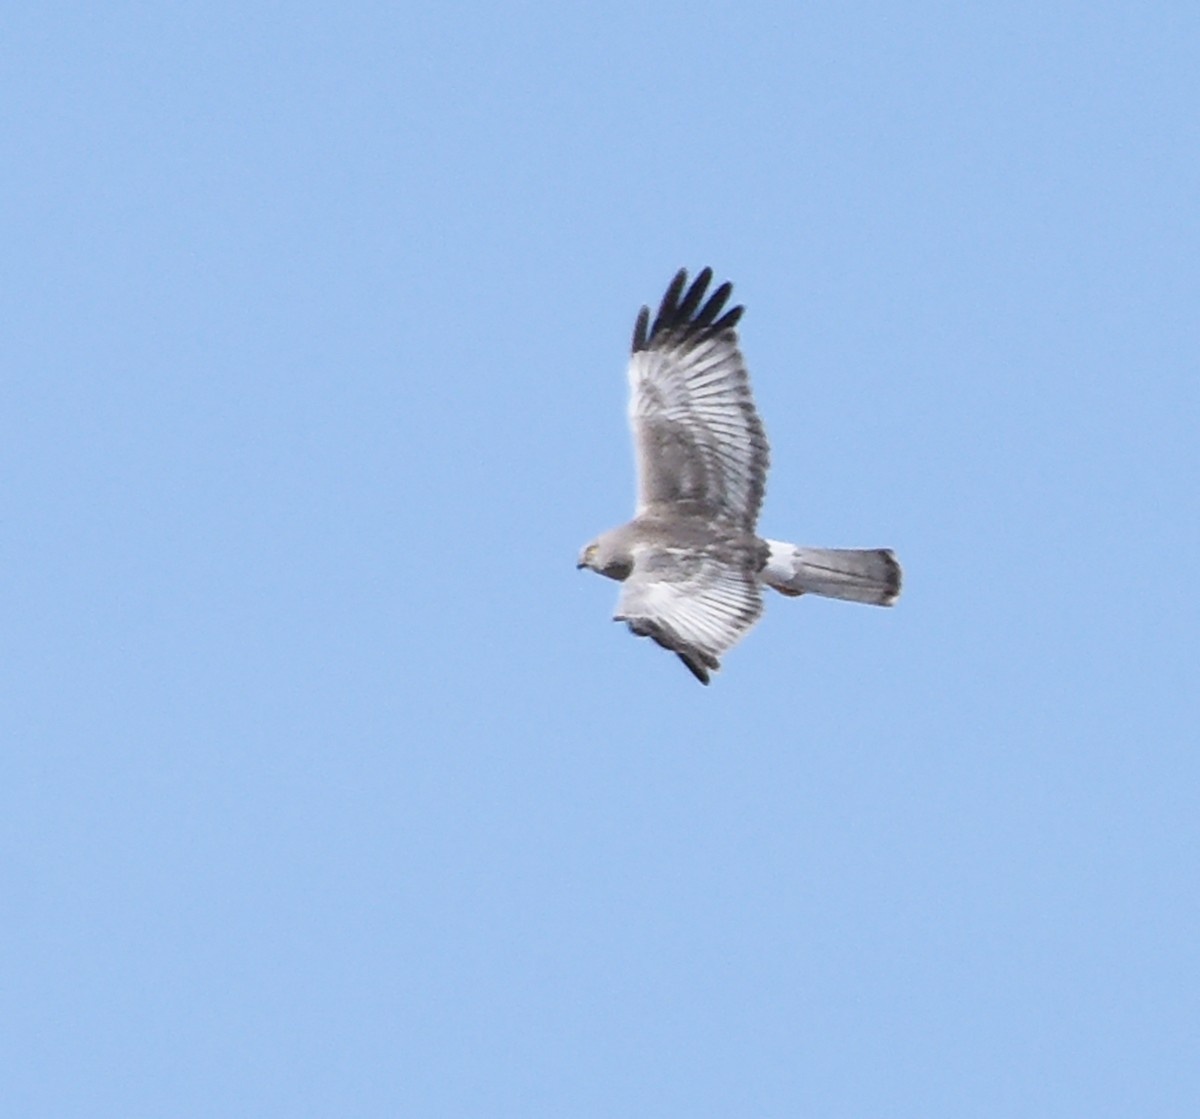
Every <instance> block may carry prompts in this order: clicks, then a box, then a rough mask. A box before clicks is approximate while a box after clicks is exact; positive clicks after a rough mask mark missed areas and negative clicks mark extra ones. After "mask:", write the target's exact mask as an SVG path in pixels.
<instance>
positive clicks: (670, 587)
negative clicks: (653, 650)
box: [614, 545, 762, 684]
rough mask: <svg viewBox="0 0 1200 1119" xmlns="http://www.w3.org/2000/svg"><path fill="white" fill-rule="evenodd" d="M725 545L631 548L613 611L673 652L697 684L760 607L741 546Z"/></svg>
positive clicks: (704, 681)
mask: <svg viewBox="0 0 1200 1119" xmlns="http://www.w3.org/2000/svg"><path fill="white" fill-rule="evenodd" d="M724 551H725V550H724V549H723V547H722V546H721V545H714V546H713V547H710V548H707V549H705V550H702V551H697V550H695V549H691V548H672V547H670V546H643V547H639V548H635V549H634V564H633V571H632V573H631V574H630V576H629V578H627V579H626V580H625V581H624V582H623V583H622V584H621V594H620V596H619V597H618V599H617V612H616V614H615V615H614V618H615V620H616V621H619V622H626V623H627V624H628V625H629V628H630V629H631V630H633V632H634V633H636V634H637V635H638V636H639V637H649V638H652V639H653V640H654V641H656V642H657V643H658V644H659V645H661V646H662V647H663V648H664V649H670V650H671V651H672V652H674V653H677V654H678V655H679V659H680V660H682V661H683V663H684V664H686V665H687V666H688V668H689V669H690V670H691V672H692V674H693V675H694V676H695V677H696V679H697V680H699V681H700V683H702V684H707V683H708V674H709V671H710V670H716V669H718V668H720V662H719V661H718V659H717V658H718V657H719V656H720V655H721V654H722V653H724V652H725V650H726V649H728V648H729V647H730V646H731V645H733V644H734V643H735V642H737V641H738V640H739V639H740V638H741V637H742V636H743V634H745V632H746V631H747V630H748V629H749V628H750V627H751V626H752V625H754V623H755V622H756V621H757V620H758V616H759V615H760V614H761V613H762V594H761V592H760V590H759V586H758V581H757V579H756V578H755V575H754V571H753V568H751V567H750V566H748V565H747V563H746V557H745V556H744V555H742V554H741V553H740V552H738V551H736V550H734V551H730V552H729V553H728V554H723V553H724Z"/></svg>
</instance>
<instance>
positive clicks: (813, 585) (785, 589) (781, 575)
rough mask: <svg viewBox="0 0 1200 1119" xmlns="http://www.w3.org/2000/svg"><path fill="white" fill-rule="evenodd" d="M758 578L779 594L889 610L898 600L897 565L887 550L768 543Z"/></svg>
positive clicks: (772, 541)
mask: <svg viewBox="0 0 1200 1119" xmlns="http://www.w3.org/2000/svg"><path fill="white" fill-rule="evenodd" d="M767 544H768V545H769V546H770V548H771V554H770V555H769V556H768V557H767V565H766V567H764V568H763V569H762V571H761V572H760V574H759V578H760V579H761V580H762V581H763V582H764V583H766V584H767V586H768V587H774V588H775V590H777V591H779V592H780V594H786V595H799V594H819V595H823V596H824V597H825V598H843V599H846V600H847V601H848V602H869V603H871V605H873V606H891V604H892V603H893V602H895V601H896V599H897V598H898V597H899V596H900V565H899V564H898V563H897V562H896V557H895V556H894V555H893V554H892V552H891V550H890V549H888V548H801V547H799V546H798V545H796V544H783V543H780V542H779V541H778V540H768V541H767Z"/></svg>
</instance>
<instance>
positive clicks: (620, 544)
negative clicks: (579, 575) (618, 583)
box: [575, 529, 633, 579]
mask: <svg viewBox="0 0 1200 1119" xmlns="http://www.w3.org/2000/svg"><path fill="white" fill-rule="evenodd" d="M575 567H576V569H578V568H581V567H590V568H591V569H592V570H593V571H595V572H598V573H599V574H601V575H607V576H608V577H609V578H610V579H627V578H629V573H630V572H631V571H632V570H633V557H632V556H631V555H630V554H629V548H628V546H627V545H626V543H625V541H624V539H623V537H622V535H621V529H614V530H613V531H612V532H606V533H604V534H603V535H602V536H597V537H596V539H595V540H593V541H592V542H591V543H590V544H587V545H585V547H584V549H583V551H582V552H580V553H579V562H578V563H576V564H575Z"/></svg>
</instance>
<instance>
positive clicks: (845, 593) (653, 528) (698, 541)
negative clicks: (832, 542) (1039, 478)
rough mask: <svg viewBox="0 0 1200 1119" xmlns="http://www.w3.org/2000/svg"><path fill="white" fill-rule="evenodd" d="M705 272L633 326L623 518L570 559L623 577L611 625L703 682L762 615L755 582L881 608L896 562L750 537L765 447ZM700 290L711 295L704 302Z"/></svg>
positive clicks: (724, 295)
mask: <svg viewBox="0 0 1200 1119" xmlns="http://www.w3.org/2000/svg"><path fill="white" fill-rule="evenodd" d="M711 280H712V269H710V268H705V269H704V270H703V271H702V272H700V274H699V275H698V276H697V277H696V278H695V280H694V281H693V282H692V283H691V285H690V286H689V285H688V277H687V271H686V270H685V269H680V270H679V272H677V273H676V275H675V278H674V279H673V280H672V281H671V284H670V286H669V287H668V288H667V292H666V294H665V295H664V296H663V299H662V303H661V304H660V306H659V308H658V314H657V315H655V317H654V322H653V323H651V322H650V309H649V308H648V307H643V308H642V309H641V312H640V313H639V314H638V317H637V322H636V324H635V325H634V328H633V356H632V357H631V358H630V361H629V387H630V396H629V422H630V426H631V427H632V429H633V442H634V448H635V452H636V458H637V473H638V493H637V510H636V513H635V515H634V518H633V520H631V521H630V522H629V523H628V524H624V525H621V526H620V527H618V528H614V529H610V530H609V531H608V532H605V533H602V534H601V535H600V536H598V537H597V538H596V539H595V540H593V541H592V542H591V543H590V544H588V545H587V546H586V547H585V548H584V549H583V551H582V552H580V554H579V563H578V566H579V567H590V568H591V569H592V570H593V571H596V572H599V574H601V575H607V576H608V577H609V578H610V579H616V580H618V581H619V582H620V583H621V591H620V594H619V595H618V597H617V610H616V613H615V615H614V620H615V621H619V622H625V623H626V624H627V625H628V626H629V628H630V629H631V630H632V631H633V632H634V633H635V634H637V635H638V636H639V637H649V638H651V639H652V640H653V641H656V642H657V643H658V644H659V645H661V646H662V647H663V648H664V649H669V650H671V651H672V652H674V653H676V654H677V655H678V656H679V659H680V660H682V661H683V663H684V664H685V665H687V667H688V668H689V669H690V670H691V672H692V675H694V676H695V677H696V679H697V680H699V681H700V682H701V683H702V684H707V683H708V681H709V673H710V672H713V671H715V670H716V669H718V668H719V667H720V662H719V660H718V658H719V657H720V656H721V654H722V653H724V652H725V651H726V650H727V649H728V648H730V646H732V645H733V644H734V643H735V642H737V641H738V640H740V639H741V637H742V636H743V635H744V634H745V633H746V631H747V630H749V629H750V627H751V626H752V625H754V623H755V622H756V621H757V620H758V617H759V615H760V614H761V613H762V587H763V586H764V585H766V586H768V587H773V588H774V589H775V590H777V591H779V592H781V593H782V594H785V595H802V594H817V595H824V596H825V597H826V598H841V599H846V600H848V601H850V602H867V603H872V604H874V605H876V606H890V605H891V604H892V603H893V602H895V601H896V598H897V596H898V595H899V594H900V565H899V564H898V563H897V562H896V557H895V556H894V555H893V554H892V552H891V551H890V550H888V549H886V548H871V549H865V548H836V549H835V548H805V547H800V546H798V545H795V544H784V543H781V542H780V541H778V540H764V539H762V538H760V537H759V536H758V535H757V533H756V531H755V528H756V524H757V521H758V510H759V506H760V505H761V504H762V498H763V489H764V486H765V483H766V477H767V464H768V459H769V451H768V448H767V437H766V434H765V433H764V431H763V425H762V421H761V420H760V419H759V418H758V412H757V411H756V410H755V407H754V400H753V399H752V397H751V395H750V380H749V377H748V376H747V374H746V366H745V364H744V363H743V361H742V355H741V352H740V350H739V349H738V338H737V332H736V327H737V324H738V320H739V319H740V318H741V317H742V310H743V308H742V307H740V306H738V307H732V308H730V309H729V310H726V309H725V308H726V304H727V303H728V301H729V296H730V294H731V293H732V291H733V285H732V284H729V283H724V284H721V285H720V287H718V288H717V289H716V290H715V291H713V293H712V294H711V295H708V294H707V293H708V285H709V283H710V281H711ZM706 295H707V298H706Z"/></svg>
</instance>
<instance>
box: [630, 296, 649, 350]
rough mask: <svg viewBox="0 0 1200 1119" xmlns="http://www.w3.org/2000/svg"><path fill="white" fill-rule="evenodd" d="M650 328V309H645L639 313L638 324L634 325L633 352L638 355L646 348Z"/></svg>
mask: <svg viewBox="0 0 1200 1119" xmlns="http://www.w3.org/2000/svg"><path fill="white" fill-rule="evenodd" d="M649 326H650V308H649V307H643V308H642V309H641V310H640V311H639V312H638V317H637V322H635V323H634V324H633V352H634V353H635V354H636V353H638V352H639V351H640V350H644V349H645V348H646V340H647V338H648V335H647V333H646V331H647V330H648V329H649Z"/></svg>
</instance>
